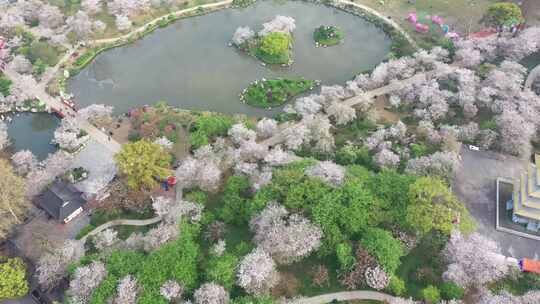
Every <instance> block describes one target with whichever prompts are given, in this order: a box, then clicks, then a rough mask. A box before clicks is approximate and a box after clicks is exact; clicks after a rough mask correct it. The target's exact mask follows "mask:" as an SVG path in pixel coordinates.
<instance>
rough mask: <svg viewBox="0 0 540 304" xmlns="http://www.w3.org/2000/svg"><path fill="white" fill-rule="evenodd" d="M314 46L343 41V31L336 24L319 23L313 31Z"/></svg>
mask: <svg viewBox="0 0 540 304" xmlns="http://www.w3.org/2000/svg"><path fill="white" fill-rule="evenodd" d="M313 39H314V40H315V45H316V46H332V45H336V44H339V43H341V42H342V41H343V32H342V31H341V29H340V28H339V27H337V26H333V25H321V26H319V27H318V28H316V29H315V31H314V32H313Z"/></svg>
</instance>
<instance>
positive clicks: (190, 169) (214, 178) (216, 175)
mask: <svg viewBox="0 0 540 304" xmlns="http://www.w3.org/2000/svg"><path fill="white" fill-rule="evenodd" d="M176 178H177V179H178V182H179V183H180V185H182V186H183V187H184V188H192V187H195V186H198V187H199V188H201V189H202V190H204V191H209V192H213V191H217V190H218V188H219V185H220V183H221V170H220V169H219V168H218V167H217V165H216V164H215V163H214V162H207V161H205V160H204V159H202V160H200V159H195V158H192V157H187V158H186V159H184V161H182V164H181V165H180V167H178V169H177V170H176Z"/></svg>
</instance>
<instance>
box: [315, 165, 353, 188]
mask: <svg viewBox="0 0 540 304" xmlns="http://www.w3.org/2000/svg"><path fill="white" fill-rule="evenodd" d="M306 175H308V176H311V177H316V178H320V179H321V180H323V181H324V182H326V183H327V184H329V185H332V186H334V187H337V186H339V185H341V184H342V183H343V180H344V179H345V169H344V168H343V167H341V166H340V165H337V164H335V163H333V162H331V161H321V162H318V163H317V164H316V165H314V166H311V167H309V168H307V169H306Z"/></svg>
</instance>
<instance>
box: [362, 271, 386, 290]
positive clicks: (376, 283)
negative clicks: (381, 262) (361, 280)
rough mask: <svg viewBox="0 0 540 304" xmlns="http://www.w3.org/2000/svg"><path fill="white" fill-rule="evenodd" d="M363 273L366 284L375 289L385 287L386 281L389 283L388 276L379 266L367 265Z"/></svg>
mask: <svg viewBox="0 0 540 304" xmlns="http://www.w3.org/2000/svg"><path fill="white" fill-rule="evenodd" d="M364 275H365V278H366V284H367V285H368V286H369V287H371V288H373V289H375V290H382V289H385V288H386V286H388V283H390V277H389V276H388V274H386V272H384V270H383V269H382V267H380V266H376V267H369V268H368V269H366V272H365V274H364Z"/></svg>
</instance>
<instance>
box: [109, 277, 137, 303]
mask: <svg viewBox="0 0 540 304" xmlns="http://www.w3.org/2000/svg"><path fill="white" fill-rule="evenodd" d="M116 289H117V292H116V294H117V296H116V299H115V301H114V303H116V304H136V303H137V295H138V293H139V287H138V285H137V279H136V278H134V277H133V276H131V275H127V276H125V277H124V278H123V279H121V280H120V283H118V287H117V288H116Z"/></svg>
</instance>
